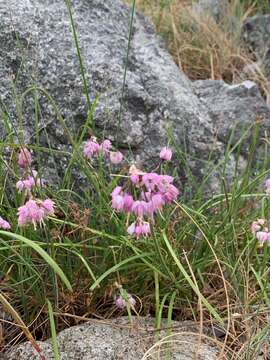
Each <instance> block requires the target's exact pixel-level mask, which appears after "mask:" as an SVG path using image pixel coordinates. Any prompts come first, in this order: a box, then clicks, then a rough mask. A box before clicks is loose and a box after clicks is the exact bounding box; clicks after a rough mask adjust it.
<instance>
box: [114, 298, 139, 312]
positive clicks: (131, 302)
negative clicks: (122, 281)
mask: <svg viewBox="0 0 270 360" xmlns="http://www.w3.org/2000/svg"><path fill="white" fill-rule="evenodd" d="M127 299H128V303H129V305H130V306H131V307H134V306H135V305H136V300H135V299H134V298H133V297H132V296H131V295H130V294H127ZM114 303H115V305H116V306H117V307H118V308H119V309H121V310H123V309H124V308H125V307H126V306H127V301H126V300H125V299H124V297H123V296H122V295H120V296H118V297H117V298H116V299H115V301H114Z"/></svg>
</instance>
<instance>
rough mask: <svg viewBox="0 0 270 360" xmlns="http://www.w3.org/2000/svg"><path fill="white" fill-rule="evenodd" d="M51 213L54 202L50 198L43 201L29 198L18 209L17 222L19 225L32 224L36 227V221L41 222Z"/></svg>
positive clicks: (52, 212)
mask: <svg viewBox="0 0 270 360" xmlns="http://www.w3.org/2000/svg"><path fill="white" fill-rule="evenodd" d="M53 214H54V202H53V201H52V200H51V199H46V200H43V201H41V200H33V199H30V200H28V201H27V202H26V203H25V204H24V205H23V206H21V207H19V209H18V216H19V217H18V224H19V226H25V225H27V224H33V225H34V227H35V228H36V224H37V223H41V222H43V221H44V220H45V219H46V218H47V217H48V216H49V215H53Z"/></svg>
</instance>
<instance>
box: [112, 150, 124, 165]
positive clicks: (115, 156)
mask: <svg viewBox="0 0 270 360" xmlns="http://www.w3.org/2000/svg"><path fill="white" fill-rule="evenodd" d="M123 158H124V155H123V154H122V153H121V152H120V151H111V152H110V161H111V163H112V164H114V165H117V164H120V162H121V161H122V160H123Z"/></svg>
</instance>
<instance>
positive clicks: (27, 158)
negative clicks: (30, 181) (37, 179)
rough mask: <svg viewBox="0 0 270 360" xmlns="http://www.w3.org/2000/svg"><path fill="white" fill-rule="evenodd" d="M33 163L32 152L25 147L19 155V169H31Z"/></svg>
mask: <svg viewBox="0 0 270 360" xmlns="http://www.w3.org/2000/svg"><path fill="white" fill-rule="evenodd" d="M31 163H32V156H31V153H30V151H29V150H28V149H27V148H25V147H23V148H21V149H20V151H19V153H18V165H19V167H21V168H22V169H26V168H28V167H30V165H31Z"/></svg>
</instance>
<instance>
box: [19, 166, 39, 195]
mask: <svg viewBox="0 0 270 360" xmlns="http://www.w3.org/2000/svg"><path fill="white" fill-rule="evenodd" d="M32 174H33V176H28V177H27V178H26V179H24V180H19V181H17V183H16V188H17V189H18V190H19V192H22V191H26V192H27V191H28V192H31V190H32V188H33V187H34V186H35V185H36V186H37V187H41V186H43V185H44V180H43V179H40V178H39V177H38V173H37V171H35V170H33V171H32Z"/></svg>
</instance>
